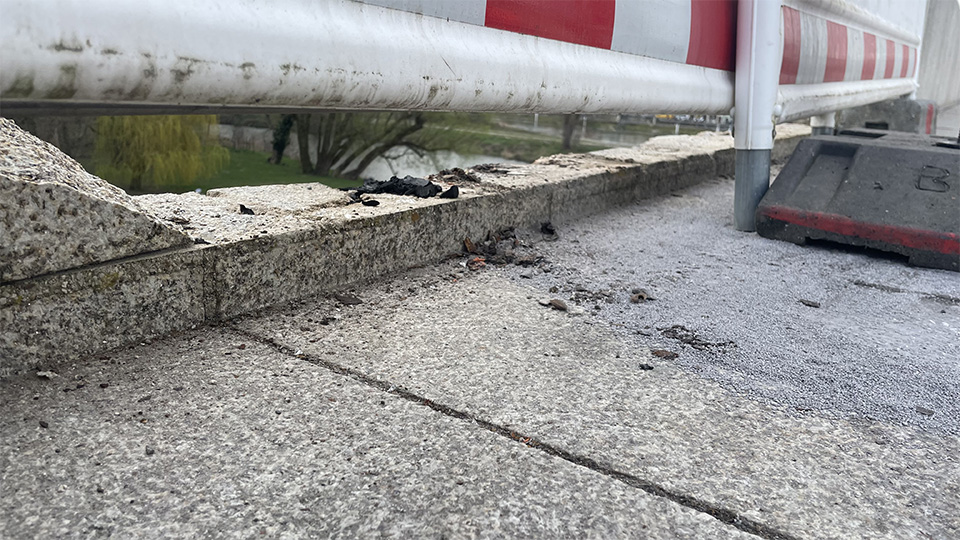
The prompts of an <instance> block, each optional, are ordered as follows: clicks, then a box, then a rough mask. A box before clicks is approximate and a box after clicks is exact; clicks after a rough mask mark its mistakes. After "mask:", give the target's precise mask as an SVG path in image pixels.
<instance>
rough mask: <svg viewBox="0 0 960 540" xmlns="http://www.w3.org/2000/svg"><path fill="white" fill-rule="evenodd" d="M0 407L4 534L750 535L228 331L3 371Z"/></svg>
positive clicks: (1, 533)
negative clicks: (43, 368)
mask: <svg viewBox="0 0 960 540" xmlns="http://www.w3.org/2000/svg"><path fill="white" fill-rule="evenodd" d="M241 347H242V348H241ZM0 411H2V418H0V433H2V434H3V436H2V442H0V469H2V476H0V485H2V492H0V507H2V509H3V517H2V519H0V537H3V538H10V539H14V538H91V537H113V538H170V537H174V538H197V537H206V538H220V537H224V538H228V537H229V538H250V537H268V538H328V537H329V538H364V537H382V536H385V537H396V538H408V537H417V538H503V537H512V538H516V537H539V538H611V537H643V538H665V539H666V538H748V537H750V536H751V535H749V534H747V533H745V532H743V531H740V530H738V529H736V528H734V527H732V526H730V525H727V524H725V523H722V522H721V521H719V520H717V519H715V518H713V517H712V516H710V515H709V514H706V513H704V512H700V511H697V510H694V509H691V508H688V507H686V506H683V505H680V504H677V503H676V502H673V501H671V500H669V499H667V498H664V497H658V496H654V495H651V494H649V493H647V492H645V491H643V490H641V489H636V488H634V487H632V486H630V485H627V484H625V483H623V482H620V481H618V480H616V479H614V478H611V477H610V476H607V475H604V474H602V473H599V472H596V471H593V470H590V469H589V468H585V467H582V466H578V465H575V464H573V463H570V462H568V461H565V460H563V459H561V458H558V457H553V456H550V455H548V454H546V453H544V452H541V451H539V450H536V449H534V448H531V447H529V446H526V445H524V444H521V443H520V442H517V441H514V440H511V439H509V438H506V437H503V436H500V435H497V434H495V433H492V432H491V431H489V430H487V429H484V428H483V427H481V426H478V425H477V424H476V423H474V422H470V421H464V420H462V419H456V418H452V417H450V416H449V415H446V414H442V413H440V412H437V411H435V410H433V409H431V408H429V407H426V406H424V405H422V404H419V403H416V402H415V401H412V400H410V399H404V398H403V397H399V396H397V395H396V394H392V393H390V392H385V391H383V390H381V389H378V388H375V387H372V386H370V385H369V384H363V383H360V382H358V381H355V380H353V379H351V378H349V377H345V376H343V375H341V374H337V373H334V372H331V371H330V370H328V369H325V368H322V367H318V366H316V365H314V364H312V363H310V362H308V361H304V360H302V359H298V358H296V357H295V356H293V355H290V354H283V353H281V352H278V351H277V350H276V349H275V348H271V347H267V346H265V345H262V344H258V343H256V342H254V341H251V340H250V339H249V337H245V336H242V335H238V334H235V333H233V332H231V331H229V330H225V329H207V330H203V331H198V332H193V333H189V334H186V335H183V336H180V337H175V338H170V339H167V340H165V341H162V342H160V343H157V344H152V345H145V346H142V347H139V348H136V349H132V350H127V351H124V352H121V353H119V354H111V355H109V358H107V357H105V358H104V359H101V360H94V361H91V362H88V363H85V364H83V365H80V366H77V367H75V368H74V367H66V368H65V369H62V370H60V371H59V373H58V376H57V377H55V378H53V379H41V378H38V377H19V378H13V379H9V380H6V381H3V382H0Z"/></svg>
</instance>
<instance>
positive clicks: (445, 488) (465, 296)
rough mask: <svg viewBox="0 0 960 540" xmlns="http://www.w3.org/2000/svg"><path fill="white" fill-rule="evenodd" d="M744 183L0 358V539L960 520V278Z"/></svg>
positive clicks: (919, 526)
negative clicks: (734, 204)
mask: <svg viewBox="0 0 960 540" xmlns="http://www.w3.org/2000/svg"><path fill="white" fill-rule="evenodd" d="M731 193H732V182H730V181H725V180H724V181H721V180H718V181H716V182H713V183H711V184H708V185H704V186H701V187H694V188H690V189H687V190H685V191H682V192H678V193H676V194H675V195H676V196H672V197H664V198H661V199H657V200H653V201H650V202H646V203H640V204H637V205H634V206H631V207H627V208H625V209H623V210H622V211H615V212H608V213H606V214H604V215H601V216H597V217H594V218H587V219H582V220H579V221H575V222H568V223H559V224H557V225H558V230H559V231H560V235H559V238H551V237H548V236H546V235H542V234H540V233H524V234H521V238H522V239H523V240H524V241H525V243H520V244H518V245H517V246H515V247H514V248H513V249H514V250H515V254H517V255H524V256H530V257H537V256H540V257H542V260H539V262H535V263H534V264H533V265H532V266H526V267H519V266H516V267H515V266H506V267H496V266H495V265H493V264H492V260H491V261H489V264H487V265H486V266H485V267H483V268H480V269H479V270H475V271H471V270H468V269H467V268H466V262H467V259H469V258H472V257H473V256H472V255H471V256H470V257H466V258H461V259H455V260H450V261H447V262H444V263H441V264H437V265H429V266H426V267H423V268H421V269H419V270H415V271H412V272H408V273H404V274H399V275H396V276H394V277H393V278H391V279H385V280H381V281H378V282H374V283H369V284H367V285H364V286H357V287H355V288H353V289H351V290H349V291H342V293H343V294H350V295H355V296H356V297H357V298H359V299H360V300H361V303H359V304H355V302H353V301H352V299H351V298H349V297H347V296H340V297H337V296H335V295H333V296H329V297H327V296H324V297H320V298H317V299H314V300H310V301H308V302H302V303H297V304H291V305H288V306H286V307H284V308H281V309H276V310H273V311H270V312H264V313H260V314H257V315H253V316H247V317H245V318H243V319H238V320H235V321H232V322H230V323H225V324H224V325H223V326H219V327H206V328H203V329H200V330H197V331H192V332H189V333H185V334H181V335H174V336H170V337H167V338H164V339H162V340H158V341H155V342H152V343H144V344H142V345H140V346H138V347H134V348H131V349H125V350H119V351H113V352H109V353H106V354H101V355H98V356H97V357H94V358H88V359H85V360H84V361H81V362H76V363H61V364H48V365H47V366H45V367H47V368H50V369H52V371H54V372H55V373H56V376H53V378H44V377H40V376H37V375H35V374H34V373H25V374H19V375H14V376H10V377H7V378H5V379H0V508H2V509H3V517H2V518H0V537H3V538H7V537H10V538H34V537H70V538H73V537H117V538H128V537H251V536H266V537H287V538H300V537H344V538H347V537H351V538H352V537H372V536H391V537H427V538H474V537H519V536H529V537H534V538H557V537H569V538H574V537H576V538H579V537H595V538H610V537H619V538H623V537H628V538H741V537H744V538H745V537H760V538H765V539H793V538H837V539H850V538H869V539H875V538H889V539H901V538H936V539H953V538H957V537H960V463H958V457H957V456H960V439H958V437H957V436H956V430H955V428H954V426H956V425H957V420H956V414H957V413H956V409H955V407H956V404H955V403H952V402H951V401H950V400H951V396H952V395H954V394H951V392H956V384H957V383H956V381H957V378H956V371H955V370H956V364H955V361H954V359H955V358H957V357H958V355H955V354H954V350H955V349H954V347H955V346H956V342H955V341H953V340H954V339H955V338H956V333H955V332H954V331H955V330H956V329H957V327H958V325H957V324H955V321H956V319H955V317H956V315H957V310H958V309H960V306H958V305H957V303H956V302H954V300H953V299H954V298H957V297H960V291H957V290H956V287H957V280H956V275H955V274H951V273H948V272H942V271H935V270H922V269H915V268H909V267H906V266H904V265H903V264H902V262H899V261H892V260H888V259H876V258H870V257H867V256H865V255H863V254H858V253H848V252H843V251H831V250H824V249H820V248H800V247H797V246H793V245H790V244H784V243H780V242H773V241H770V240H765V239H762V238H759V237H758V236H756V235H752V234H743V233H737V232H735V231H733V229H732V225H731V223H730V219H729V216H728V215H727V211H728V210H729V208H731V204H730V201H729V200H728V198H729V197H730V194H731ZM424 241H425V240H424ZM527 244H532V246H528V245H527ZM528 261H529V259H528ZM307 270H308V269H304V270H303V271H307ZM637 287H643V288H645V289H646V291H647V292H648V293H649V295H650V296H653V297H654V298H655V299H654V300H648V301H646V302H638V303H633V302H631V301H630V295H631V294H633V292H632V290H633V288H637ZM548 299H562V300H564V301H565V302H566V304H567V306H568V310H567V311H559V310H555V309H552V308H551V307H548V306H544V305H542V304H541V302H542V301H545V300H548ZM801 300H806V301H807V302H808V303H811V304H812V303H814V302H815V303H817V304H819V306H820V307H813V306H812V305H807V304H804V303H801ZM354 304H355V305H354ZM944 323H946V324H944ZM681 326H682V328H680V327H681ZM924 347H926V348H924ZM651 349H653V350H652V351H651ZM654 353H656V354H654ZM673 354H676V355H677V356H676V357H672V355H673ZM891 372H892V373H891ZM824 381H826V382H824ZM921 398H922V399H921ZM798 400H799V401H798ZM883 400H887V401H883ZM924 400H925V401H924ZM851 403H853V404H855V406H851V405H850V404H851ZM884 403H890V404H892V406H891V407H884V406H883V405H884ZM952 407H954V408H952ZM921 409H922V411H921ZM890 410H893V411H894V413H889V414H888V413H887V412H885V411H890ZM911 411H913V412H912V413H911ZM927 413H930V414H927Z"/></svg>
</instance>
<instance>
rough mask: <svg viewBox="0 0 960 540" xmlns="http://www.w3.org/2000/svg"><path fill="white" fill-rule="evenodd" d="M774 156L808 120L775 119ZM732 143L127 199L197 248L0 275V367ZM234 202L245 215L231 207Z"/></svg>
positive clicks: (270, 297) (41, 359)
mask: <svg viewBox="0 0 960 540" xmlns="http://www.w3.org/2000/svg"><path fill="white" fill-rule="evenodd" d="M778 133H779V135H778V143H777V148H776V149H775V151H774V159H782V158H784V157H785V156H786V155H789V153H790V152H791V151H792V149H793V147H794V146H795V145H796V143H797V141H799V140H800V139H801V138H802V137H804V136H806V135H808V134H809V127H806V126H792V125H787V126H779V127H778ZM733 165H734V163H733V139H732V138H731V137H729V136H724V135H719V134H713V133H704V134H700V135H697V136H671V137H664V138H659V139H653V140H651V141H650V142H649V143H647V144H645V145H642V146H640V147H636V148H630V149H617V150H610V151H606V152H599V153H596V154H585V155H564V156H554V157H550V158H543V159H541V160H539V161H538V162H537V163H534V164H532V165H524V166H502V167H496V168H495V169H494V170H487V171H485V172H478V173H477V175H478V177H479V178H480V182H478V183H474V182H463V183H461V184H460V186H459V187H460V197H459V198H458V199H438V198H431V199H416V198H413V197H404V196H396V195H376V196H375V198H376V200H377V201H378V202H379V203H380V204H379V205H378V206H363V205H360V204H348V205H345V204H344V202H345V201H344V199H343V193H342V192H339V191H337V190H333V189H331V188H328V187H326V186H322V185H320V184H313V185H293V186H271V187H259V188H231V189H225V190H217V192H216V193H215V195H216V196H201V195H198V194H195V193H188V194H184V195H144V196H140V197H135V198H134V200H135V202H136V203H137V205H139V207H141V208H147V209H149V210H150V211H151V212H152V213H153V214H155V215H157V216H159V217H160V219H162V220H165V221H168V222H174V223H177V224H179V225H180V226H181V227H182V228H183V229H184V230H185V231H186V232H187V234H189V236H190V237H191V239H192V240H193V241H195V242H196V245H190V246H188V247H186V248H181V249H178V250H171V251H166V252H162V253H153V254H149V255H144V256H140V257H133V258H128V259H124V260H121V261H116V262H111V263H107V264H102V265H97V266H94V267H84V268H77V269H74V270H71V271H69V272H64V273H61V274H58V275H52V276H42V277H36V278H32V279H25V280H22V281H18V282H14V283H7V284H0V375H4V374H8V375H9V374H13V373H16V372H19V371H22V370H26V369H35V368H38V367H41V366H46V365H50V364H53V363H57V362H61V361H64V360H71V359H76V358H79V357H82V356H84V355H90V354H95V353H97V352H99V351H103V350H106V349H109V348H112V347H116V346H120V345H124V344H129V343H137V342H140V341H142V340H144V339H146V338H149V337H152V336H159V335H162V334H165V333H169V332H172V331H175V330H178V329H183V328H189V327H191V326H195V325H198V324H201V323H203V322H205V321H216V320H223V319H227V318H230V317H234V316H236V315H239V314H242V313H248V312H252V311H256V310H259V309H263V308H266V307H269V306H275V305H278V304H283V303H286V302H290V301H293V300H297V299H301V298H305V297H310V296H313V295H317V294H320V293H323V292H325V291H330V290H336V289H338V288H342V287H345V286H349V285H351V284H356V283H361V282H364V281H368V280H371V279H375V278H378V277H380V276H383V275H385V274H389V273H394V272H399V271H403V270H405V269H408V268H412V267H415V266H419V265H423V264H429V263H432V262H435V261H438V260H440V259H442V258H444V257H446V256H448V255H451V254H456V253H460V252H461V251H462V246H463V240H464V239H465V238H471V239H473V240H482V239H484V238H485V237H486V235H487V233H488V232H490V231H496V230H499V229H501V228H503V227H509V226H517V227H525V226H530V225H539V223H541V222H544V221H553V222H562V221H564V220H569V219H572V218H575V217H578V216H582V215H586V214H591V213H595V212H599V211H603V210H605V209H609V208H613V207H616V206H621V205H625V204H629V203H631V202H633V201H636V200H638V199H642V198H647V197H652V196H658V195H664V194H666V193H669V192H671V191H674V190H677V189H681V188H683V187H687V186H690V185H693V184H696V183H698V182H701V181H704V180H707V179H711V178H716V177H718V176H727V177H729V176H731V175H732V174H733V170H734V167H733ZM241 204H243V205H244V206H245V207H246V208H248V209H250V210H252V211H253V214H249V213H240V212H239V206H240V205H241Z"/></svg>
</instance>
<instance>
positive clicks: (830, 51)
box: [823, 21, 847, 82]
mask: <svg viewBox="0 0 960 540" xmlns="http://www.w3.org/2000/svg"><path fill="white" fill-rule="evenodd" d="M846 70H847V27H846V26H844V25H842V24H837V23H835V22H832V21H827V67H826V69H824V72H823V82H837V81H842V80H843V74H844V72H845V71H846Z"/></svg>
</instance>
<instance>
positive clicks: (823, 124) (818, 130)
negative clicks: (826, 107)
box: [810, 112, 837, 135]
mask: <svg viewBox="0 0 960 540" xmlns="http://www.w3.org/2000/svg"><path fill="white" fill-rule="evenodd" d="M810 131H811V133H813V134H814V135H834V134H836V132H837V113H835V112H832V113H826V114H818V115H816V116H811V117H810Z"/></svg>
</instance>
